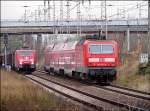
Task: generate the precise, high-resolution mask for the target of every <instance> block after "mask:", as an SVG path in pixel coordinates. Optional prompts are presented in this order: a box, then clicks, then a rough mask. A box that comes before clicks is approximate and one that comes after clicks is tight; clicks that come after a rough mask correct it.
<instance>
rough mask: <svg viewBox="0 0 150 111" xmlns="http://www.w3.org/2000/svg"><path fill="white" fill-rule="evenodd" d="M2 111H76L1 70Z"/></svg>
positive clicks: (16, 76)
mask: <svg viewBox="0 0 150 111" xmlns="http://www.w3.org/2000/svg"><path fill="white" fill-rule="evenodd" d="M1 110H2V111H41V110H42V111H52V110H53V111H54V110H57V111H62V110H63V111H64V110H65V111H67V110H69V111H70V110H71V111H78V110H79V108H78V107H77V106H75V105H73V104H71V103H68V102H64V101H63V100H62V99H61V98H58V97H56V96H55V95H54V94H49V92H47V91H45V90H44V89H42V88H40V87H38V86H37V85H35V84H33V83H32V82H30V81H28V80H26V78H23V77H22V76H21V75H18V74H15V73H14V72H8V71H4V70H1Z"/></svg>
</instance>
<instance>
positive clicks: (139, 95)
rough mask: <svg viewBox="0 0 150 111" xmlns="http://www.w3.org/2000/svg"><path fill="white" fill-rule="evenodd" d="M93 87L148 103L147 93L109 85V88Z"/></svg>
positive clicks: (149, 96) (149, 95)
mask: <svg viewBox="0 0 150 111" xmlns="http://www.w3.org/2000/svg"><path fill="white" fill-rule="evenodd" d="M95 86H96V87H98V88H102V89H105V90H109V91H113V92H117V93H120V94H125V95H128V96H132V97H136V98H139V99H144V100H148V101H150V94H149V93H147V92H142V91H138V90H133V89H129V88H124V87H120V86H115V85H110V86H100V85H95Z"/></svg>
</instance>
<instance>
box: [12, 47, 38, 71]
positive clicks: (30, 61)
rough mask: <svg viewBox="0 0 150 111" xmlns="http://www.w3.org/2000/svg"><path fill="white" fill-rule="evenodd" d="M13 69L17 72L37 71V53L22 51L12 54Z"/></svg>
mask: <svg viewBox="0 0 150 111" xmlns="http://www.w3.org/2000/svg"><path fill="white" fill-rule="evenodd" d="M11 64H12V67H13V68H14V69H16V70H17V71H26V72H29V73H31V72H33V71H35V69H36V51H35V50H28V49H21V50H16V51H15V53H13V54H12V63H11Z"/></svg>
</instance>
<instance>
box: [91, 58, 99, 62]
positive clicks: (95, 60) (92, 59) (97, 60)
mask: <svg viewBox="0 0 150 111" xmlns="http://www.w3.org/2000/svg"><path fill="white" fill-rule="evenodd" d="M89 62H99V58H89Z"/></svg>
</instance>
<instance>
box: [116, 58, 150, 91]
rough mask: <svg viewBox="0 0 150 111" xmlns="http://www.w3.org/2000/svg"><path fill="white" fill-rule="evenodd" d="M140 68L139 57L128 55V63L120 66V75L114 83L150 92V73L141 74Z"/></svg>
mask: <svg viewBox="0 0 150 111" xmlns="http://www.w3.org/2000/svg"><path fill="white" fill-rule="evenodd" d="M138 68H139V62H138V59H137V57H135V56H130V57H128V61H127V62H126V64H123V65H121V66H120V67H118V72H119V76H118V78H117V80H116V81H114V84H117V85H121V86H126V87H129V88H134V89H137V90H141V91H147V92H150V74H143V73H142V74H141V73H139V69H138Z"/></svg>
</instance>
